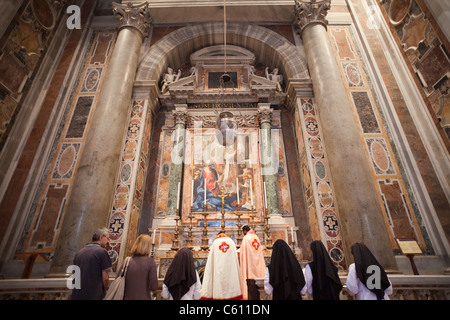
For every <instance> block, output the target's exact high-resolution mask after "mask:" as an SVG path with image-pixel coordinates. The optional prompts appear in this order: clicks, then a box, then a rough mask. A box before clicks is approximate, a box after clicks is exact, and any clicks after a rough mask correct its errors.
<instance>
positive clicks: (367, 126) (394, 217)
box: [329, 8, 427, 249]
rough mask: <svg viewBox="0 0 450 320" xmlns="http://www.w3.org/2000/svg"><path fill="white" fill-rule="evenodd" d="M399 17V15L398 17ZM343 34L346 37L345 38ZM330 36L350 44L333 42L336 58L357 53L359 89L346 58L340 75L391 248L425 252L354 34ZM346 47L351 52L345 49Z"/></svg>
mask: <svg viewBox="0 0 450 320" xmlns="http://www.w3.org/2000/svg"><path fill="white" fill-rule="evenodd" d="M397 9H398V8H397ZM397 9H396V10H397ZM399 14H400V13H396V16H397V15H399ZM343 34H345V35H346V36H345V37H344V36H343ZM329 35H330V39H335V38H336V35H339V38H340V39H343V38H345V39H346V40H347V41H342V40H341V41H337V40H334V41H332V43H334V48H335V50H336V54H338V53H339V52H354V53H355V55H354V62H352V68H354V70H353V71H352V72H358V77H354V79H358V80H359V83H358V85H357V86H355V85H354V82H353V81H350V80H349V78H350V77H349V72H348V66H349V62H348V61H347V59H346V57H344V58H342V57H341V58H340V59H339V63H340V66H341V75H342V79H343V80H344V83H345V85H346V89H347V92H348V95H349V98H350V100H351V101H353V105H354V110H353V113H354V116H355V121H357V122H358V123H359V124H360V135H361V137H362V139H363V140H364V142H365V143H364V145H365V148H366V155H367V160H368V161H369V163H370V167H371V168H372V173H373V183H374V185H375V186H376V189H377V190H378V196H379V201H380V205H381V208H382V210H383V217H384V220H385V222H386V228H387V229H388V230H389V235H390V240H391V244H392V247H393V249H398V245H397V243H396V241H395V239H396V237H409V238H415V239H416V240H417V241H418V242H419V244H420V245H421V247H422V248H423V249H425V248H426V246H427V244H426V243H425V241H424V238H423V236H422V230H421V229H420V228H419V225H418V222H417V218H416V215H420V213H419V212H414V211H413V209H412V208H413V206H412V203H411V200H410V197H409V195H408V194H407V192H405V191H404V190H406V188H405V183H404V181H403V178H402V176H401V173H400V170H399V168H398V164H397V160H396V157H395V154H394V153H393V151H392V147H391V145H390V143H391V142H390V140H389V137H388V135H387V132H386V129H385V124H384V123H383V122H382V120H381V119H382V117H381V115H380V110H379V108H378V106H377V104H376V103H375V101H376V100H375V99H374V93H373V92H372V90H371V87H370V79H369V78H368V76H367V74H366V73H365V72H364V70H365V68H364V66H363V61H362V60H361V58H360V57H359V52H360V50H359V49H358V48H357V47H356V45H355V43H354V41H353V40H352V37H353V35H352V32H351V30H350V28H348V27H339V26H331V27H330V28H329ZM347 46H349V47H350V48H345V47H347ZM355 70H357V71H355ZM353 76H354V75H353ZM399 98H400V97H399Z"/></svg>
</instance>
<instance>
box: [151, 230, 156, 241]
mask: <svg viewBox="0 0 450 320" xmlns="http://www.w3.org/2000/svg"><path fill="white" fill-rule="evenodd" d="M155 234H156V229H153V236H152V238H153V239H152V244H155Z"/></svg>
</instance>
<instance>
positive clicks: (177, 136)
mask: <svg viewBox="0 0 450 320" xmlns="http://www.w3.org/2000/svg"><path fill="white" fill-rule="evenodd" d="M172 112H173V117H174V120H175V130H174V132H173V133H172V142H173V148H172V156H171V160H172V162H171V164H170V177H169V195H168V200H167V211H166V215H167V216H168V217H173V216H175V215H177V205H178V206H179V215H180V216H181V201H180V200H181V196H182V187H183V166H184V149H185V137H186V134H185V133H186V122H187V118H188V113H187V105H175V110H174V111H172ZM178 189H179V190H178Z"/></svg>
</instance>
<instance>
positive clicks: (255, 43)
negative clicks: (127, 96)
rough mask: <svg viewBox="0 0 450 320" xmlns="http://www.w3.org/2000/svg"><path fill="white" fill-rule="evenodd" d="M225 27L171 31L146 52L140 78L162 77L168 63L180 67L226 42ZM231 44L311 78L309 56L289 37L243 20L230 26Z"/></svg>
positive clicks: (287, 72) (289, 75) (288, 74)
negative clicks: (307, 57) (209, 48)
mask: <svg viewBox="0 0 450 320" xmlns="http://www.w3.org/2000/svg"><path fill="white" fill-rule="evenodd" d="M223 31H224V26H223V25H222V24H220V23H206V24H199V25H192V26H186V27H183V28H181V29H178V30H175V31H174V32H172V33H170V34H168V35H167V36H165V37H164V38H162V39H161V40H159V41H158V42H156V43H155V44H154V45H152V46H151V47H150V48H149V50H148V52H147V53H145V55H144V57H143V59H142V61H141V63H140V65H139V67H138V70H137V74H136V80H138V81H146V80H158V79H159V78H160V76H161V75H162V74H163V73H164V72H165V70H166V69H167V67H168V66H179V65H182V64H184V63H185V62H186V61H188V60H189V56H190V54H191V53H193V52H195V51H197V50H200V49H202V48H204V47H208V46H213V45H220V44H223V43H224V34H223ZM227 44H231V45H236V46H240V47H243V48H245V49H247V50H249V51H251V52H253V53H254V54H255V56H256V58H257V59H258V61H260V62H262V63H263V64H265V65H268V66H271V67H272V68H278V69H279V70H280V72H281V73H283V75H284V77H285V79H310V76H309V72H308V66H307V62H306V58H305V56H304V54H303V53H302V52H301V50H300V49H299V48H298V47H296V46H295V45H294V44H292V43H291V42H289V41H288V40H287V39H286V38H284V37H282V36H280V35H279V34H278V33H276V32H274V31H272V30H269V29H267V28H264V27H261V26H257V25H251V24H240V23H229V24H228V25H227Z"/></svg>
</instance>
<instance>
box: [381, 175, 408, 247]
mask: <svg viewBox="0 0 450 320" xmlns="http://www.w3.org/2000/svg"><path fill="white" fill-rule="evenodd" d="M378 183H379V186H380V190H381V194H382V196H383V200H384V203H385V206H386V209H387V210H388V211H389V216H390V218H391V223H392V225H393V232H394V235H393V236H394V238H402V239H405V238H408V239H411V238H416V236H415V233H414V230H413V228H412V226H411V222H410V220H409V218H408V215H409V212H408V211H409V210H408V207H407V206H406V203H405V201H404V195H403V192H402V190H401V187H400V185H399V183H398V181H397V180H391V182H390V183H389V182H388V181H385V180H380V181H379V182H378Z"/></svg>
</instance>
